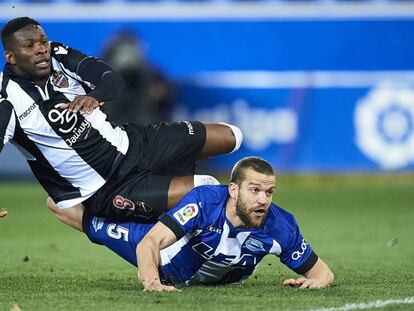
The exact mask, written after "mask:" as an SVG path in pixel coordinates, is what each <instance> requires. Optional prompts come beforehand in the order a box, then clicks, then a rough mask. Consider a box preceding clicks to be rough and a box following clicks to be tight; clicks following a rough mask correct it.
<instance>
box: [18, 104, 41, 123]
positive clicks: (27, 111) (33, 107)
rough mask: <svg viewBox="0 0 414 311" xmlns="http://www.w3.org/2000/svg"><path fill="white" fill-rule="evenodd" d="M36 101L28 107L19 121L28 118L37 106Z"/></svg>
mask: <svg viewBox="0 0 414 311" xmlns="http://www.w3.org/2000/svg"><path fill="white" fill-rule="evenodd" d="M36 106H37V105H36V103H33V104H31V105H30V106H29V108H27V109H26V110H25V111H24V112H23V113H22V114H21V115H20V116H19V117H18V118H19V121H22V120H23V119H24V118H26V117H27V116H28V115H29V114H30V113H31V112H32V111H33V110H35V108H36Z"/></svg>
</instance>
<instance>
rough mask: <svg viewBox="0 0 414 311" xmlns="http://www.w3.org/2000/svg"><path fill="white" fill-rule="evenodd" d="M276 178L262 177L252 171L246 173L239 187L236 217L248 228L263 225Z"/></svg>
mask: <svg viewBox="0 0 414 311" xmlns="http://www.w3.org/2000/svg"><path fill="white" fill-rule="evenodd" d="M275 183H276V177H275V176H274V175H264V174H261V173H258V172H256V171H254V170H252V169H248V170H247V171H246V179H245V180H244V181H243V182H242V183H241V185H240V186H239V191H238V196H237V200H236V215H237V216H238V217H239V218H240V220H241V221H242V222H243V223H244V225H245V226H246V227H249V228H259V227H261V226H262V225H263V223H264V221H265V219H266V215H267V211H268V209H269V206H270V204H271V203H272V198H273V191H274V189H275Z"/></svg>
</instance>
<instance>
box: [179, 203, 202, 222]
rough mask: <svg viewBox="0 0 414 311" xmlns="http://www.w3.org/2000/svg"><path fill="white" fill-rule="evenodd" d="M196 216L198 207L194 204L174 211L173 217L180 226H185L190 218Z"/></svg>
mask: <svg viewBox="0 0 414 311" xmlns="http://www.w3.org/2000/svg"><path fill="white" fill-rule="evenodd" d="M197 214H198V205H197V204H195V203H190V204H187V205H186V206H184V207H182V208H180V209H179V210H178V211H176V212H175V213H174V214H173V216H174V218H175V219H177V220H178V222H179V223H180V224H182V225H185V224H186V223H187V222H188V221H189V220H190V219H191V218H194V217H195V216H196V215H197Z"/></svg>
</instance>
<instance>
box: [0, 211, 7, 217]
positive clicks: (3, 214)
mask: <svg viewBox="0 0 414 311" xmlns="http://www.w3.org/2000/svg"><path fill="white" fill-rule="evenodd" d="M7 214H8V212H7V210H5V209H1V210H0V218H1V217H6V216H7Z"/></svg>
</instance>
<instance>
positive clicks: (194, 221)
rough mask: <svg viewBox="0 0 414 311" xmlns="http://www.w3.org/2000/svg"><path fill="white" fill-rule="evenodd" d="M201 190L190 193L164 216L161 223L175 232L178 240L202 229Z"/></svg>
mask: <svg viewBox="0 0 414 311" xmlns="http://www.w3.org/2000/svg"><path fill="white" fill-rule="evenodd" d="M201 206H202V200H201V195H200V190H199V189H197V188H196V189H193V190H192V191H191V192H189V193H188V194H187V195H186V196H185V197H184V198H183V199H182V200H181V201H180V202H179V203H178V204H177V206H176V207H174V208H173V209H171V210H169V211H168V212H167V213H166V214H164V215H163V216H162V217H161V218H160V221H161V222H162V223H163V224H164V225H166V226H167V227H168V228H170V229H171V231H172V232H174V234H175V236H176V237H177V240H179V239H181V238H182V237H183V236H184V235H185V234H187V233H192V232H194V231H195V230H196V229H198V228H200V227H202V220H203V215H202V214H203V209H202V208H201Z"/></svg>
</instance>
